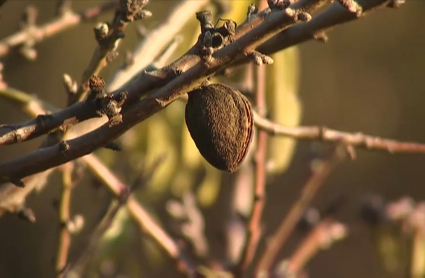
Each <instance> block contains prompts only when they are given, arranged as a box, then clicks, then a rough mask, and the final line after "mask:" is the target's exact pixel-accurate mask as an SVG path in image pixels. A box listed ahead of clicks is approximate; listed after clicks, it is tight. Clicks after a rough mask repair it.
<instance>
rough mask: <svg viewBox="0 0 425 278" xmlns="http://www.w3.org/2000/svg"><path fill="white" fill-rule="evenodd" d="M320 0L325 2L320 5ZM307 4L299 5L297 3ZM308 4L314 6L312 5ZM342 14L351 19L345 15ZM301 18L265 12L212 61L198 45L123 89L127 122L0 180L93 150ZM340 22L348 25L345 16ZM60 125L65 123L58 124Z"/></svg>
mask: <svg viewBox="0 0 425 278" xmlns="http://www.w3.org/2000/svg"><path fill="white" fill-rule="evenodd" d="M316 1H317V2H321V0H316ZM374 1H378V0H374ZM302 2H303V1H300V2H298V3H297V4H299V3H302ZM305 2H306V3H308V4H310V5H311V0H306V1H305ZM374 3H375V4H376V5H378V4H382V3H383V2H382V0H381V1H380V2H379V3H378V2H374ZM385 3H387V1H385ZM338 5H339V4H338ZM332 7H333V6H332ZM332 7H331V8H332ZM338 11H339V12H341V10H339V9H337V10H336V12H338ZM343 14H344V15H345V16H347V14H346V13H345V12H344V13H343ZM350 15H351V14H350ZM298 19H299V13H297V12H294V11H293V10H291V9H286V10H285V11H280V10H273V11H271V12H269V11H267V10H266V12H262V13H259V14H258V15H257V16H256V17H253V18H252V19H250V21H249V22H246V23H244V24H242V25H241V26H239V27H238V29H237V32H236V34H235V36H234V41H233V43H230V44H229V45H227V46H226V47H224V48H222V49H220V50H218V51H216V52H215V53H213V55H211V56H210V57H206V58H205V57H204V58H205V59H206V60H204V59H203V58H201V57H199V56H198V55H194V54H197V53H199V47H200V46H199V42H198V44H197V45H195V46H194V47H193V48H192V49H191V50H189V51H188V52H187V54H186V55H185V56H183V57H182V58H181V59H179V60H177V61H176V62H174V63H172V64H171V65H170V66H167V67H165V68H163V69H161V70H158V71H153V72H143V73H142V74H141V75H140V77H139V78H138V79H136V80H135V81H134V82H132V83H130V84H128V85H126V86H125V87H124V90H126V91H127V92H128V98H129V101H127V103H130V104H131V105H130V107H124V109H123V110H124V111H123V112H122V120H123V122H122V123H119V124H117V125H114V126H112V127H110V126H109V125H108V124H106V125H103V126H102V127H100V128H98V129H96V130H94V131H92V132H90V133H88V134H85V135H83V136H81V137H79V138H75V139H72V140H70V141H68V142H67V143H68V145H69V149H68V150H67V151H66V152H62V151H61V150H60V148H59V145H58V144H57V145H54V146H51V147H48V148H44V149H40V150H37V151H35V152H33V153H30V154H28V155H25V156H22V157H20V158H17V159H14V160H12V161H9V162H5V163H2V164H0V177H1V178H0V180H3V181H9V180H13V179H18V178H22V177H24V176H27V175H30V174H34V173H37V172H40V171H44V170H46V169H49V168H51V167H55V166H57V165H60V164H63V163H65V162H67V161H70V160H73V159H76V158H78V157H81V156H83V155H86V154H88V153H90V152H92V151H94V150H95V149H96V148H98V147H100V146H103V145H105V144H106V143H107V142H109V141H112V140H113V139H115V138H116V137H118V136H119V135H121V134H122V133H124V132H125V131H126V130H128V129H129V128H131V127H132V126H134V125H135V124H137V123H139V122H141V121H143V120H145V119H146V118H148V117H150V116H151V115H153V114H155V113H156V112H158V111H161V110H162V109H164V108H165V107H166V106H167V105H168V104H170V103H171V102H173V101H174V100H176V99H177V98H179V97H180V96H181V95H183V94H185V93H187V92H189V91H190V90H191V89H193V88H195V87H197V86H199V85H200V84H201V83H202V82H203V81H204V80H205V79H206V78H208V77H210V76H212V75H214V74H215V73H217V72H218V71H220V70H222V69H224V68H226V67H227V66H229V65H231V64H232V62H233V61H234V60H235V59H237V58H238V57H241V49H243V52H244V53H249V52H250V51H251V50H253V49H255V47H256V46H258V45H259V44H260V43H262V42H264V41H265V40H266V39H267V38H269V37H271V36H273V35H274V34H277V33H279V32H280V31H282V30H284V29H286V28H288V27H289V26H291V25H293V24H294V23H295V22H296V21H297V20H298ZM340 19H341V20H342V21H343V20H345V19H346V17H341V18H340ZM249 30H250V31H249ZM164 84H165V85H164ZM161 86H162V87H161ZM157 87H161V88H160V89H159V90H157V91H156V92H154V93H153V94H152V95H151V96H149V97H146V98H144V99H142V100H141V101H138V102H134V100H136V99H137V98H138V97H140V96H141V95H144V94H146V93H147V92H148V91H149V90H151V89H154V88H157ZM119 92H121V90H120V91H115V92H114V93H115V94H118V93H119ZM72 107H73V106H71V107H70V108H72ZM52 117H53V118H55V115H52ZM62 120H66V119H62ZM56 121H57V122H61V121H59V120H57V119H56Z"/></svg>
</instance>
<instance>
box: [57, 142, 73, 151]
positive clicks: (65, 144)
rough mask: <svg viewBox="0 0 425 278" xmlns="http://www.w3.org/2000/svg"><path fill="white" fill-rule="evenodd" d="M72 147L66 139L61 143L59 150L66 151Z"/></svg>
mask: <svg viewBox="0 0 425 278" xmlns="http://www.w3.org/2000/svg"><path fill="white" fill-rule="evenodd" d="M70 149H71V146H69V144H68V143H67V142H66V141H62V142H60V143H59V151H60V152H62V153H65V152H67V151H69V150H70Z"/></svg>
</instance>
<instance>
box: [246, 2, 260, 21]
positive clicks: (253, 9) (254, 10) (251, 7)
mask: <svg viewBox="0 0 425 278" xmlns="http://www.w3.org/2000/svg"><path fill="white" fill-rule="evenodd" d="M257 13H258V8H257V6H255V4H254V3H251V4H250V5H249V6H248V12H247V14H246V18H247V19H248V20H249V19H250V18H251V17H252V16H253V15H256V14H257Z"/></svg>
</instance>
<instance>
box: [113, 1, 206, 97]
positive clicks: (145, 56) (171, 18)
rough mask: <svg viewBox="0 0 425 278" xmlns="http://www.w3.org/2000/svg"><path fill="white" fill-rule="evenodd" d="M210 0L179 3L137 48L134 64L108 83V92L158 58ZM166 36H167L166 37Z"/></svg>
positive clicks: (132, 55)
mask: <svg viewBox="0 0 425 278" xmlns="http://www.w3.org/2000/svg"><path fill="white" fill-rule="evenodd" d="M208 2H209V1H208V0H198V1H192V0H184V1H178V2H177V3H176V4H175V5H174V6H173V7H172V8H171V9H170V11H169V12H168V15H166V16H165V17H164V18H163V19H162V20H161V23H160V24H159V25H158V26H156V27H155V28H153V29H152V30H149V33H148V34H147V35H146V36H145V37H144V39H143V41H141V42H140V43H139V44H138V45H137V46H136V48H135V49H134V50H133V52H132V53H131V57H132V59H133V60H134V63H132V64H131V65H128V66H126V67H122V68H121V69H120V70H119V71H117V72H116V73H115V74H114V76H113V77H112V78H111V80H110V81H109V82H108V90H109V91H112V90H116V89H118V88H119V87H121V86H122V85H123V84H124V83H126V82H127V81H128V80H130V79H131V78H132V77H134V76H135V75H136V74H137V73H138V72H140V71H141V70H143V69H144V68H146V67H147V66H148V65H150V64H151V63H152V62H153V60H154V59H155V57H157V56H158V55H159V54H160V53H161V52H162V51H163V50H164V49H165V48H166V47H167V45H169V44H170V43H171V40H173V38H174V37H175V36H176V35H177V33H178V32H180V31H181V29H182V28H183V26H184V25H185V24H186V23H187V22H188V21H189V20H190V19H191V18H192V17H190V16H188V15H192V14H194V13H195V12H197V11H199V10H200V9H202V8H203V7H204V6H205V5H206V4H208ZM164 34H167V35H166V36H164Z"/></svg>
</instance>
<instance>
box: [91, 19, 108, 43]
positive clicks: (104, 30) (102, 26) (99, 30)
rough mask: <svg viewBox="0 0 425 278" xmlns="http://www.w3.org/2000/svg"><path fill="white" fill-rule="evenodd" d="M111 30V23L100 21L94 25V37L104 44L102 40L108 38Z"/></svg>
mask: <svg viewBox="0 0 425 278" xmlns="http://www.w3.org/2000/svg"><path fill="white" fill-rule="evenodd" d="M109 30H110V28H109V24H108V23H106V22H99V23H98V24H97V25H96V26H95V27H94V37H95V38H96V41H97V42H98V43H99V44H102V42H103V41H104V40H105V39H106V37H107V36H108V34H109Z"/></svg>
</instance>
